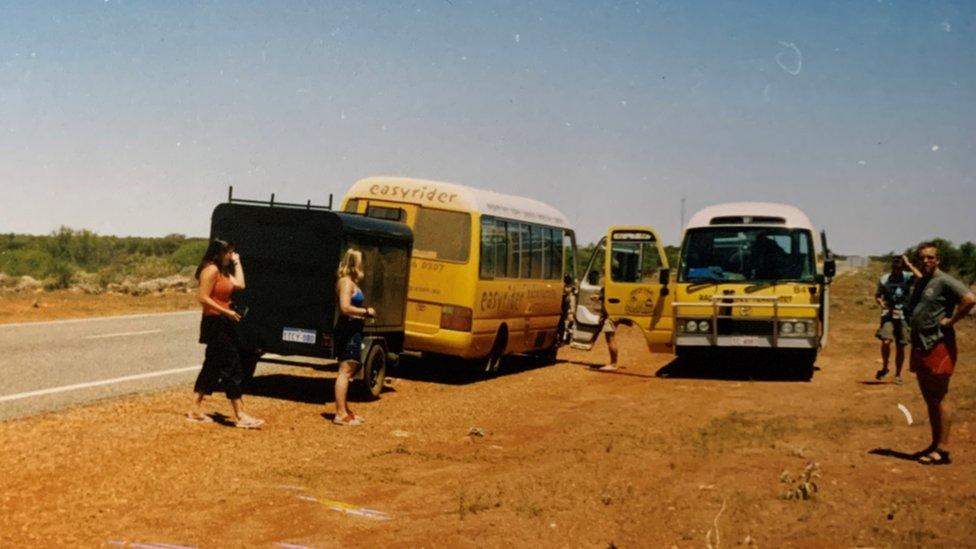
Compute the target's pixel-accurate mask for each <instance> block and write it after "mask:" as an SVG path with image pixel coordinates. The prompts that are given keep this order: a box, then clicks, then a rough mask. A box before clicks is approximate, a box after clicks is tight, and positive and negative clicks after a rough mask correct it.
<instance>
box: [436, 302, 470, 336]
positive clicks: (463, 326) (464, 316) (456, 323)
mask: <svg viewBox="0 0 976 549" xmlns="http://www.w3.org/2000/svg"><path fill="white" fill-rule="evenodd" d="M441 329H443V330H456V331H458V332H470V331H471V309H469V308H467V307H457V306H455V305H444V306H443V307H441Z"/></svg>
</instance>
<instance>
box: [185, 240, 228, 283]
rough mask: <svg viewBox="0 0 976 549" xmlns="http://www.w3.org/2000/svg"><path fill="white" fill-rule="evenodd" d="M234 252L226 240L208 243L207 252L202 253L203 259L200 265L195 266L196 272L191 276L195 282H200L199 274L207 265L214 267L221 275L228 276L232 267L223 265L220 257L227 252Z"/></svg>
mask: <svg viewBox="0 0 976 549" xmlns="http://www.w3.org/2000/svg"><path fill="white" fill-rule="evenodd" d="M231 251H234V245H233V244H231V243H230V242H227V241H226V240H221V239H219V238H215V239H213V240H211V241H210V245H209V246H207V251H206V252H203V259H201V260H200V265H199V266H197V272H196V274H195V275H193V276H194V277H195V278H196V279H197V280H200V273H202V272H203V270H204V269H205V268H206V267H207V265H216V266H217V270H218V271H220V272H221V274H224V275H229V274H230V273H231V269H232V268H233V265H224V263H223V261H221V260H220V258H221V256H222V255H224V254H225V253H227V252H231Z"/></svg>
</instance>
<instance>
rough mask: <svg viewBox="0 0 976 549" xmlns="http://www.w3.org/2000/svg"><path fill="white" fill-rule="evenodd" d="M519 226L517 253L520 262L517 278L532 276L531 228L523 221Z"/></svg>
mask: <svg viewBox="0 0 976 549" xmlns="http://www.w3.org/2000/svg"><path fill="white" fill-rule="evenodd" d="M519 228H520V230H519V233H520V236H521V243H520V245H519V255H520V256H521V262H522V268H521V269H520V270H519V278H532V229H531V227H529V226H528V225H526V224H524V223H523V224H521V225H519Z"/></svg>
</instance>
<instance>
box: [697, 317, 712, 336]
mask: <svg viewBox="0 0 976 549" xmlns="http://www.w3.org/2000/svg"><path fill="white" fill-rule="evenodd" d="M709 328H711V326H710V325H709V323H708V321H707V320H699V321H698V331H699V332H702V333H704V332H707V331H709Z"/></svg>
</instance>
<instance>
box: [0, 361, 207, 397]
mask: <svg viewBox="0 0 976 549" xmlns="http://www.w3.org/2000/svg"><path fill="white" fill-rule="evenodd" d="M199 369H200V366H199V365H197V366H189V367H187V368H173V369H171V370H160V371H158V372H147V373H145V374H135V375H131V376H123V377H114V378H112V379H102V380H99V381H88V382H85V383H75V384H74V385H64V386H62V387H51V388H50V389H40V390H37V391H28V392H26V393H17V394H15V395H4V396H0V402H10V401H12V400H21V399H25V398H32V397H38V396H44V395H53V394H56V393H66V392H68V391H77V390H78V389H88V388H91V387H101V386H103V385H112V384H115V383H122V382H125V381H135V380H137V379H149V378H152V377H162V376H168V375H171V374H182V373H184V372H192V371H194V370H199Z"/></svg>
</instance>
